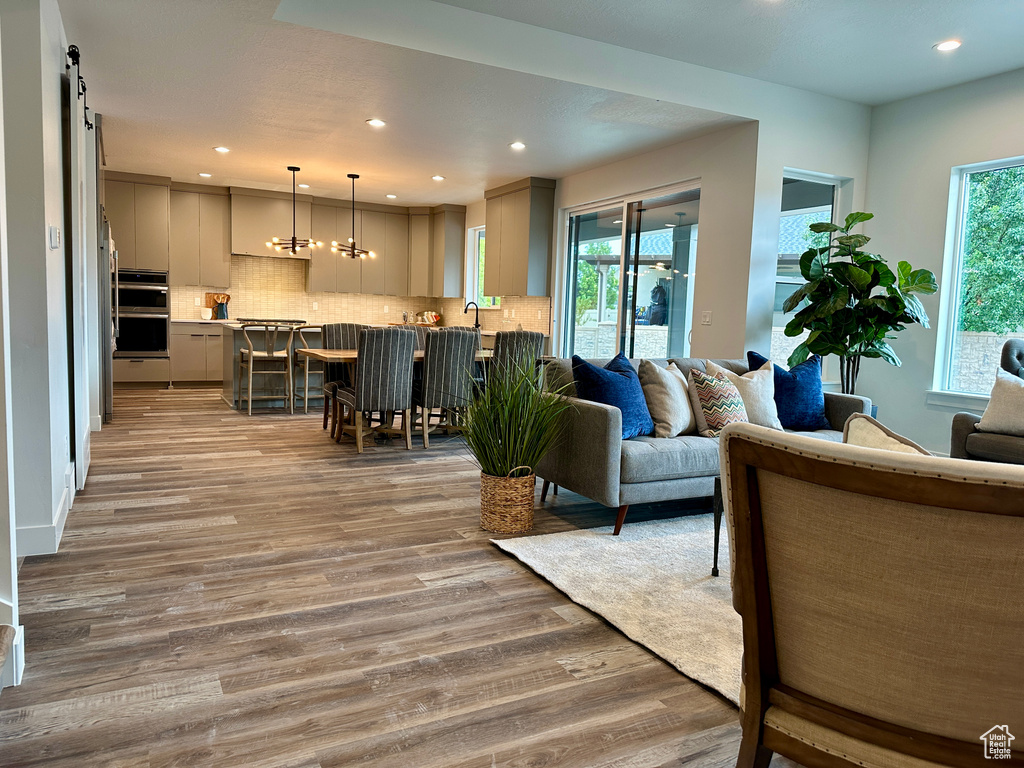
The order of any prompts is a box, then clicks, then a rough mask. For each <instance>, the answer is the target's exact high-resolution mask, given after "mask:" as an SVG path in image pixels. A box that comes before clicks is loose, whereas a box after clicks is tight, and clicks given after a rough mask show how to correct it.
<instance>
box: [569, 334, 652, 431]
mask: <svg viewBox="0 0 1024 768" xmlns="http://www.w3.org/2000/svg"><path fill="white" fill-rule="evenodd" d="M572 376H573V379H574V380H575V382H576V396H577V397H580V398H582V399H584V400H590V401H592V402H595V403H604V404H605V405H612V406H615V407H616V408H618V409H619V410H620V411H621V412H622V439H623V440H626V439H628V438H630V437H637V436H638V435H649V434H651V433H652V432H654V422H653V421H651V414H650V411H648V410H647V400H645V399H644V391H643V389H642V388H641V386H640V379H639V378H638V377H637V375H636V371H635V370H633V366H632V365H630V364H629V360H627V359H626V356H625V355H623V354H621V353H620V354H618V355H616V356H615V357H613V358H612V359H611V360H609V361H608V364H607V365H606V366H605V367H604V368H599V367H597V366H596V365H594V364H593V363H588V362H587V361H586V360H584V359H583V358H581V357H579V356H578V355H573V358H572Z"/></svg>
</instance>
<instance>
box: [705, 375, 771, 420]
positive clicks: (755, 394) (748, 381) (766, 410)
mask: <svg viewBox="0 0 1024 768" xmlns="http://www.w3.org/2000/svg"><path fill="white" fill-rule="evenodd" d="M704 365H705V367H707V369H708V375H710V376H716V375H718V374H722V375H723V376H724V377H725V378H726V380H728V381H729V382H730V383H732V385H733V386H735V387H736V389H738V390H739V391H740V397H742V398H743V407H744V408H746V409H747V419H748V420H749V421H750V423H751V424H757V425H758V426H762V427H768V428H769V429H778V430H780V431H781V430H782V422H781V421H779V409H778V407H777V406H776V405H775V366H774V364H773V363H772V361H771V360H769V361H768V362H767V363H765V364H764V365H762V366H761V367H760V368H758V369H757V370H756V371H751V372H750V373H744V374H743V375H742V376H741V375H740V374H738V373H733V372H732V371H730V370H729V369H728V368H723V367H722V366H720V365H716V364H715V363H713V362H711V361H710V360H705V361H704Z"/></svg>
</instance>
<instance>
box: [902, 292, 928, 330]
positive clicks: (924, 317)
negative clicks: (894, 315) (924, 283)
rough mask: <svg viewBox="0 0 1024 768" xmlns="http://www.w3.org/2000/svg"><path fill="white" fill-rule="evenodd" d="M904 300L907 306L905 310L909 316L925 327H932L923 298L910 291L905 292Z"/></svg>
mask: <svg viewBox="0 0 1024 768" xmlns="http://www.w3.org/2000/svg"><path fill="white" fill-rule="evenodd" d="M903 302H904V304H905V305H906V308H905V309H904V310H903V311H904V312H906V314H907V316H908V317H909V318H910V319H911V320H913V321H914V322H915V323H920V324H921V325H923V326H924V327H925V328H930V327H931V326H930V325H929V324H928V313H927V312H926V311H925V308H924V304H922V303H921V300H920V299H919V298H917V296H914V295H912V294H909V293H905V294H903Z"/></svg>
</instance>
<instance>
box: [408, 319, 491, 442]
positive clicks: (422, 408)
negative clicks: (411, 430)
mask: <svg viewBox="0 0 1024 768" xmlns="http://www.w3.org/2000/svg"><path fill="white" fill-rule="evenodd" d="M479 348H480V334H479V332H477V331H476V330H468V329H464V328H439V329H438V330H436V331H433V332H431V333H429V334H427V339H426V349H425V350H424V353H423V378H422V379H421V380H420V381H418V382H415V383H414V384H413V394H412V403H413V407H414V408H415V409H416V411H417V423H418V424H419V426H420V430H421V431H422V432H423V447H424V448H427V447H429V445H430V438H429V434H430V431H431V429H447V430H449V431H451V430H457V429H460V426H459V417H460V414H461V412H462V410H463V409H464V408H465V407H466V406H467V405H469V401H470V398H471V397H472V396H473V378H472V375H473V366H474V364H475V362H476V351H477V350H478V349H479ZM435 408H437V409H440V411H439V413H438V414H437V419H438V422H437V424H436V425H435V426H434V427H431V424H430V418H431V415H432V413H433V410H434V409H435Z"/></svg>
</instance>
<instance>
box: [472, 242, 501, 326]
mask: <svg viewBox="0 0 1024 768" xmlns="http://www.w3.org/2000/svg"><path fill="white" fill-rule="evenodd" d="M486 232H487V227H486V226H485V225H480V226H479V227H468V228H467V229H466V285H465V288H466V302H467V303H468V302H470V301H475V302H477V303H479V302H480V299H482V298H483V299H490V304H487V305H486V306H485V305H483V304H480V308H481V309H498V308H500V307H501V297H500V296H483V295H481V293H480V291H481V290H483V286H481V285H480V277H479V275H480V236H481V235H483V236H484V237H486V236H487V234H486Z"/></svg>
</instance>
